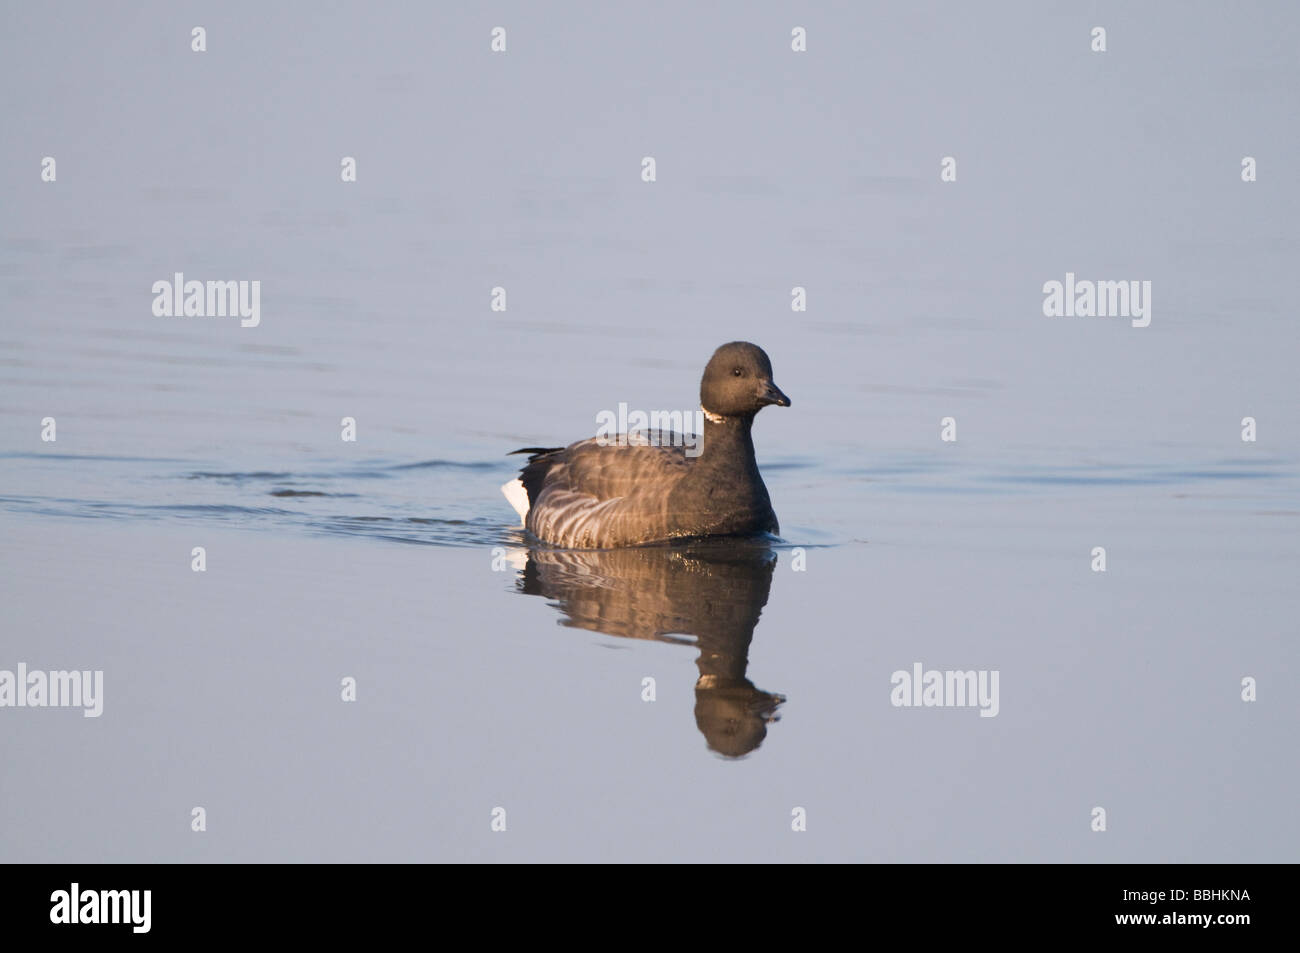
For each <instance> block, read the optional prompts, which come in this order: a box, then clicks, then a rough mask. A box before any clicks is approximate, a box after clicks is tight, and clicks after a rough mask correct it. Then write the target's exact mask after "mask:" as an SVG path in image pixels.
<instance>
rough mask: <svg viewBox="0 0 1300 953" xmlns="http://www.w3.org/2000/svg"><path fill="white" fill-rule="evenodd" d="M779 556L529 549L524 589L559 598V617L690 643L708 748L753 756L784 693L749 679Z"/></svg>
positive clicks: (699, 720)
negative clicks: (751, 648) (752, 645)
mask: <svg viewBox="0 0 1300 953" xmlns="http://www.w3.org/2000/svg"><path fill="white" fill-rule="evenodd" d="M776 563H777V554H776V553H775V552H774V551H773V550H772V549H771V548H770V547H769V546H767V545H766V544H764V543H761V542H757V541H751V540H726V539H723V540H709V541H697V542H692V543H687V544H678V545H671V546H643V547H636V548H631V549H609V550H586V551H574V550H557V549H541V548H537V549H530V550H529V551H528V561H527V564H526V565H525V566H524V570H523V577H522V579H521V580H520V581H519V583H518V585H519V587H520V588H521V589H522V590H523V591H524V592H525V593H528V594H530V595H540V596H545V597H546V598H548V599H552V600H554V602H555V604H556V607H557V608H558V609H559V610H560V611H561V612H562V613H563V614H564V616H565V619H564V620H563V624H565V625H568V626H573V627H575V628H580V629H590V630H591V631H593V632H604V633H606V634H608V635H616V636H619V637H620V638H627V639H654V640H656V641H661V642H676V643H685V644H692V640H691V639H690V638H689V637H691V636H693V637H694V642H693V644H694V645H695V646H696V647H697V648H698V649H699V651H700V655H699V658H698V659H697V660H696V665H697V666H698V668H699V671H700V677H699V679H698V680H697V681H696V683H695V723H696V725H698V726H699V729H700V731H701V733H703V735H704V737H705V740H706V741H707V742H708V746H709V748H711V749H712V750H713V751H715V752H717V753H718V754H721V755H723V756H725V757H728V758H739V757H742V756H744V755H747V754H749V753H750V752H751V751H753V750H754V749H755V748H757V747H758V746H759V745H760V744H762V743H763V739H764V738H765V737H766V736H767V726H768V723H769V722H774V721H777V720H778V719H779V718H780V715H779V713H778V711H777V709H778V707H779V706H780V705H781V704H782V703H783V702H784V701H785V696H784V695H778V694H776V693H774V692H765V691H762V690H761V689H758V688H755V687H754V684H753V683H752V682H751V681H750V680H749V679H748V678H746V677H745V673H746V669H747V668H748V666H749V644H750V642H751V641H752V640H753V638H754V627H755V626H756V625H757V624H758V617H759V614H760V613H761V612H762V611H763V607H764V606H765V605H766V604H767V596H768V591H769V590H770V589H771V586H772V572H773V570H774V569H775V567H776Z"/></svg>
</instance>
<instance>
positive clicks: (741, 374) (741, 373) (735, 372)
mask: <svg viewBox="0 0 1300 953" xmlns="http://www.w3.org/2000/svg"><path fill="white" fill-rule="evenodd" d="M731 373H732V374H733V375H734V376H735V377H744V376H745V372H744V371H742V370H741V369H740V368H739V367H737V368H735V369H734V370H733V371H732V372H731Z"/></svg>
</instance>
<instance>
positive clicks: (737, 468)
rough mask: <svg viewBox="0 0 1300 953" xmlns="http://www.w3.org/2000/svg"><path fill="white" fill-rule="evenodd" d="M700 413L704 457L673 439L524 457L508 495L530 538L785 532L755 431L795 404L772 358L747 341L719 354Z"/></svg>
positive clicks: (635, 539) (632, 541) (618, 540)
mask: <svg viewBox="0 0 1300 953" xmlns="http://www.w3.org/2000/svg"><path fill="white" fill-rule="evenodd" d="M700 404H701V406H702V407H703V409H704V414H705V417H704V433H703V434H702V438H703V440H702V443H700V445H699V447H700V452H699V454H698V455H697V456H692V455H689V454H688V453H687V452H686V446H684V445H683V444H684V443H685V444H686V445H690V443H691V441H683V440H682V439H681V438H680V437H677V438H673V437H672V435H670V434H667V433H664V434H656V435H654V436H656V437H657V438H658V439H654V440H651V439H649V438H648V437H647V436H646V435H645V434H632V435H629V436H627V437H625V438H624V439H623V440H622V441H615V440H609V439H607V440H604V441H601V440H599V439H597V438H592V439H590V440H583V441H580V442H578V443H574V444H570V445H569V446H567V447H562V448H554V449H549V448H542V447H529V448H527V449H525V450H517V451H515V452H516V453H528V454H530V456H529V458H528V463H527V464H526V465H525V466H524V468H523V470H522V471H521V473H520V477H519V479H518V480H516V481H513V482H511V483H507V484H506V485H505V486H504V487H502V490H503V491H504V492H505V494H506V498H507V499H509V500H510V502H511V504H512V505H513V506H514V507H515V509H516V510H517V511H519V514H520V516H521V517H522V518H523V521H524V526H525V527H527V529H528V530H529V532H531V533H532V534H533V535H534V536H536V537H537V538H538V539H540V540H542V541H543V542H547V543H552V544H554V545H557V546H565V547H570V548H575V549H606V548H610V547H615V546H635V545H638V544H641V543H652V542H659V541H662V540H667V539H677V538H681V537H693V536H745V535H755V534H759V533H777V532H779V531H780V529H779V526H778V524H777V520H776V514H775V513H773V512H772V504H771V501H770V500H769V499H768V495H767V487H765V486H764V485H763V478H762V476H760V475H759V472H758V463H757V462H756V461H755V460H754V443H753V440H752V439H751V437H750V428H751V427H752V426H753V423H754V415H755V414H757V413H758V412H759V411H760V410H762V409H763V408H764V407H765V406H767V405H768V404H777V405H778V406H781V407H789V406H790V400H789V398H787V397H786V396H785V394H783V393H781V391H780V389H778V388H777V386H776V385H775V384H774V383H772V364H771V362H770V361H769V360H768V358H767V355H766V354H764V353H763V349H762V348H760V347H757V346H755V345H753V344H749V343H746V342H744V341H735V342H732V343H731V344H724V345H723V346H722V347H720V348H718V349H717V351H715V352H714V354H713V357H712V359H710V361H709V363H708V366H707V367H705V369H704V377H703V379H702V380H701V381H700ZM629 441H630V443H631V445H618V444H619V443H620V442H623V443H627V442H629Z"/></svg>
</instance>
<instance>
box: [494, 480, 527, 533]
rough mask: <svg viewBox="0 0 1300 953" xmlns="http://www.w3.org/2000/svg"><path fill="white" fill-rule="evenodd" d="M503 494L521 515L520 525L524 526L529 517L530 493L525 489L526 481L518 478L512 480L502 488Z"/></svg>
mask: <svg viewBox="0 0 1300 953" xmlns="http://www.w3.org/2000/svg"><path fill="white" fill-rule="evenodd" d="M501 492H502V493H504V494H505V495H506V499H507V500H509V501H510V505H511V506H513V507H514V509H515V512H516V513H518V514H519V525H520V526H524V525H525V524H526V518H527V516H528V491H527V490H525V489H524V481H523V480H520V479H518V478H516V479H514V480H511V481H510V482H509V483H506V484H504V485H503V486H502V487H501Z"/></svg>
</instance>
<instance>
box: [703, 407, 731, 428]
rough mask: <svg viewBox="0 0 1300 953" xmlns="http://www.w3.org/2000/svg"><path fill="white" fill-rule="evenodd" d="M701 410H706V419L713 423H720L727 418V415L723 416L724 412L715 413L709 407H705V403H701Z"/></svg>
mask: <svg viewBox="0 0 1300 953" xmlns="http://www.w3.org/2000/svg"><path fill="white" fill-rule="evenodd" d="M700 410H702V411H704V417H705V419H706V420H708V421H709V422H711V423H715V424H720V423H722V422H723V421H724V420H726V419H727V418H726V417H724V416H722V414H715V413H714V412H713V411H711V410H709V408H707V407H705V406H704V405H703V404H700Z"/></svg>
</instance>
